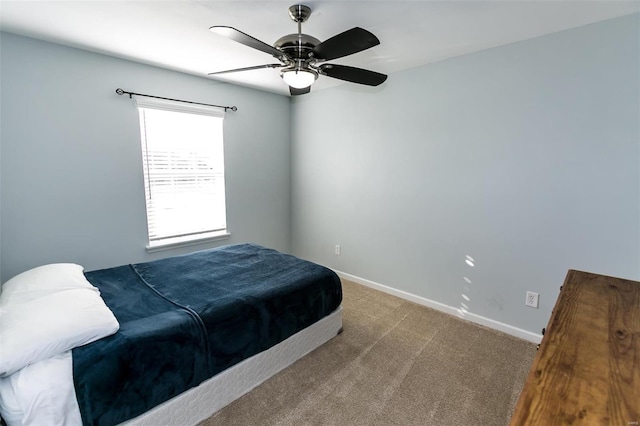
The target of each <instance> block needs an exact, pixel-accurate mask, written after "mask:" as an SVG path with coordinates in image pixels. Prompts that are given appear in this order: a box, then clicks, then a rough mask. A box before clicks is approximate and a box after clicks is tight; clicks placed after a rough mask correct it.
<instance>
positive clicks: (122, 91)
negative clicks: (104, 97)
mask: <svg viewBox="0 0 640 426" xmlns="http://www.w3.org/2000/svg"><path fill="white" fill-rule="evenodd" d="M116 93H117V94H118V95H122V94H123V93H124V90H122V89H121V88H119V87H118V88H117V89H116Z"/></svg>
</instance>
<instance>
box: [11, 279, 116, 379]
mask: <svg viewBox="0 0 640 426" xmlns="http://www.w3.org/2000/svg"><path fill="white" fill-rule="evenodd" d="M87 284H88V285H89V286H90V287H91V288H86V287H85V288H66V287H65V289H63V290H62V291H58V292H54V293H50V294H44V293H46V292H42V291H41V289H40V288H37V289H35V290H34V291H35V293H37V294H40V296H39V297H37V298H35V299H32V300H28V299H29V294H28V293H24V292H16V293H14V294H12V295H11V296H10V297H11V298H14V297H17V296H19V297H17V298H19V299H22V302H21V303H14V302H12V303H11V304H3V305H0V377H6V376H8V375H10V374H12V373H13V372H15V371H18V370H20V369H21V368H23V367H25V366H27V365H29V364H33V363H35V362H38V361H41V360H44V359H47V358H50V357H52V356H55V355H58V354H60V353H62V352H65V351H68V350H70V349H73V348H75V347H77V346H82V345H85V344H87V343H90V342H93V341H95V340H98V339H100V338H102V337H105V336H109V335H111V334H113V333H115V332H116V331H117V330H118V328H119V327H120V325H119V324H118V321H117V320H116V318H115V317H114V315H113V313H112V312H111V310H109V308H108V307H107V305H105V303H104V301H103V300H102V298H101V297H100V295H99V292H97V289H96V288H95V287H93V286H91V284H89V283H88V282H87ZM21 285H24V284H21ZM27 285H30V284H29V283H27ZM21 289H22V290H23V289H24V288H22V287H21ZM43 294H44V295H43ZM5 296H6V295H5V294H4V292H3V294H2V296H0V298H2V299H5Z"/></svg>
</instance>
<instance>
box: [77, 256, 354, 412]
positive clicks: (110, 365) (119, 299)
mask: <svg viewBox="0 0 640 426" xmlns="http://www.w3.org/2000/svg"><path fill="white" fill-rule="evenodd" d="M85 275H86V277H87V279H88V280H89V281H90V282H91V283H92V284H93V285H95V286H96V287H98V288H99V289H100V292H101V294H102V297H103V299H104V301H105V303H106V304H107V306H109V308H110V309H111V310H112V311H113V313H114V315H115V316H116V318H117V319H118V321H119V322H120V330H119V331H118V332H117V333H116V334H114V335H113V336H110V337H107V338H104V339H101V340H99V341H97V342H94V343H91V344H89V345H86V346H83V347H79V348H76V349H74V350H73V375H74V381H75V387H76V394H77V398H78V404H79V406H80V412H81V414H82V419H83V422H84V424H117V423H120V422H123V421H125V420H127V419H130V418H133V417H135V416H137V415H140V414H142V413H144V412H145V411H147V410H149V409H150V408H152V407H154V406H156V405H158V404H160V403H162V402H164V401H166V400H168V399H170V398H172V397H174V396H176V395H178V394H180V393H182V392H184V391H186V390H187V389H189V388H191V387H194V386H197V385H198V384H200V383H201V382H202V381H204V380H206V379H208V378H210V377H212V376H214V375H216V374H217V373H219V372H221V371H223V370H225V369H227V368H229V367H231V366H233V365H234V364H237V363H238V362H240V361H242V360H244V359H246V358H249V357H251V356H253V355H255V354H257V353H259V352H262V351H264V350H266V349H268V348H270V347H272V346H273V345H275V344H278V343H280V342H282V341H283V340H285V339H286V338H288V337H290V336H292V335H293V334H295V333H297V332H298V331H300V330H302V329H304V328H306V327H308V326H309V325H311V324H313V323H315V322H317V321H318V320H320V319H322V318H323V317H325V316H327V315H328V314H330V313H332V312H333V311H334V310H335V309H336V308H338V306H339V305H340V303H341V301H342V290H341V286H340V280H339V278H338V277H337V275H336V274H335V273H334V272H333V271H331V270H330V269H327V268H325V267H323V266H320V265H317V264H314V263H311V262H308V261H305V260H302V259H299V258H296V257H294V256H291V255H286V254H283V253H280V252H277V251H275V250H271V249H267V248H264V247H261V246H257V245H253V244H240V245H234V246H226V247H220V248H216V249H211V250H204V251H199V252H195V253H192V254H188V255H183V256H176V257H171V258H167V259H161V260H157V261H154V262H147V263H140V264H134V265H127V266H120V267H116V268H110V269H104V270H100V271H93V272H87V273H86V274H85Z"/></svg>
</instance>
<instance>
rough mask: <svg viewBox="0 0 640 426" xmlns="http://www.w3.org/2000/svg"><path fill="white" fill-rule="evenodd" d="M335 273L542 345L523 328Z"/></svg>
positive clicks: (535, 335) (538, 338) (538, 335)
mask: <svg viewBox="0 0 640 426" xmlns="http://www.w3.org/2000/svg"><path fill="white" fill-rule="evenodd" d="M334 272H335V273H336V274H338V276H340V277H341V278H344V279H346V280H349V281H353V282H355V283H358V284H362V285H364V286H367V287H371V288H373V289H376V290H380V291H382V292H384V293H388V294H391V295H393V296H397V297H400V298H401V299H405V300H409V301H411V302H414V303H417V304H419V305H423V306H427V307H429V308H433V309H435V310H437V311H441V312H444V313H447V314H450V315H454V316H456V317H458V318H462V319H466V320H469V321H471V322H475V323H476V324H480V325H484V326H485V327H489V328H493V329H494V330H498V331H501V332H503V333H506V334H510V335H512V336H515V337H518V338H520V339H523V340H527V341H529V342H533V343H540V342H541V341H542V335H541V334H536V333H532V332H531V331H527V330H523V329H521V328H518V327H514V326H512V325H509V324H505V323H502V322H500V321H495V320H492V319H491V318H486V317H483V316H481V315H477V314H474V313H472V312H464V313H461V311H460V309H459V308H454V307H453V306H449V305H445V304H444V303H440V302H436V301H435V300H431V299H427V298H425V297H422V296H416V295H415V294H411V293H408V292H406V291H403V290H398V289H395V288H393V287H388V286H386V285H383V284H380V283H377V282H374V281H370V280H367V279H364V278H360V277H357V276H355V275H351V274H347V273H346V272H342V271H337V270H334Z"/></svg>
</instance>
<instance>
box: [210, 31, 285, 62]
mask: <svg viewBox="0 0 640 426" xmlns="http://www.w3.org/2000/svg"><path fill="white" fill-rule="evenodd" d="M209 30H211V32H213V33H215V34H218V35H221V36H223V37H226V38H228V39H230V40H233V41H235V42H238V43H240V44H244V45H245V46H249V47H252V48H254V49H258V50H260V51H262V52H265V53H268V54H269V55H273V56H275V57H276V58H281V57H283V56H285V55H284V53H283V52H281V51H280V50H278V49H276V48H275V47H273V46H270V45H268V44H267V43H265V42H262V41H260V40H258V39H257V38H253V37H251V36H250V35H249V34H245V33H243V32H242V31H239V30H236V29H235V28H233V27H223V26H213V27H210V28H209Z"/></svg>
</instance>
